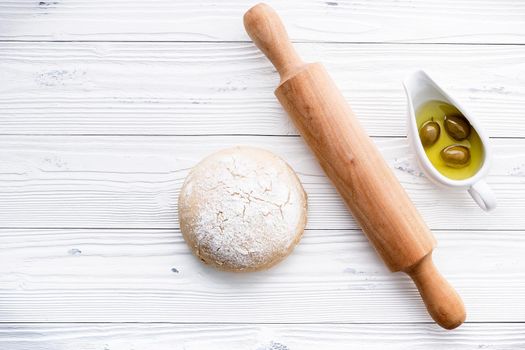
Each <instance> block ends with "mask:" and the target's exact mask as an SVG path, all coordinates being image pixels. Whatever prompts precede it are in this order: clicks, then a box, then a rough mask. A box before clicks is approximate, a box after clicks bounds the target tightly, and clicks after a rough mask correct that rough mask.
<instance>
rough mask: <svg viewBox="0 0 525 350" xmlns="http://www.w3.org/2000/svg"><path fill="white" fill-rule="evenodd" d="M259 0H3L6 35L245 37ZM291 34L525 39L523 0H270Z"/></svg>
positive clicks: (0, 24) (0, 23)
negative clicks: (246, 17) (247, 18)
mask: <svg viewBox="0 0 525 350" xmlns="http://www.w3.org/2000/svg"><path fill="white" fill-rule="evenodd" d="M257 2H259V1H257V0H250V1H241V0H233V1H228V2H223V1H216V0H204V1H198V2H197V1H187V2H185V1H170V0H155V1H140V0H127V1H125V2H123V1H121V0H95V1H88V0H69V1H61V0H57V1H51V0H45V1H13V0H10V1H3V2H1V3H0V33H1V34H0V39H3V40H124V41H129V40H142V41H159V40H179V41H204V40H205V41H217V40H219V41H237V40H248V38H247V36H246V35H245V34H244V32H243V30H242V15H243V13H244V12H245V11H246V10H247V9H248V8H250V7H251V6H253V5H254V4H256V3H257ZM267 2H268V3H269V4H270V5H272V6H273V7H275V9H276V10H278V11H279V12H280V13H282V16H283V18H284V19H285V21H286V22H287V23H289V27H290V29H289V30H290V34H291V37H292V39H294V40H308V41H337V42H384V41H388V42H400V41H403V42H428V43H443V42H449V43H450V42H452V43H524V42H525V28H524V26H523V19H524V18H525V6H524V4H523V2H522V1H520V0H505V1H487V0H484V1H476V2H474V3H473V2H472V1H470V0H459V1H457V0H456V1H455V0H440V1H438V0H430V1H424V2H422V1H417V2H414V1H409V0H403V1H395V0H378V1H365V0H336V1H318V0H309V1H301V0H293V1H290V0H286V1H285V0H281V1H276V0H268V1H267Z"/></svg>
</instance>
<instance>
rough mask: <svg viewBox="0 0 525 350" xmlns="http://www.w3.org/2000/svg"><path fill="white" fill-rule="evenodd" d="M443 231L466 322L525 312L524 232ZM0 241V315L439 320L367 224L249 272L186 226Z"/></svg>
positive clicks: (25, 232)
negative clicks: (214, 264) (203, 253)
mask: <svg viewBox="0 0 525 350" xmlns="http://www.w3.org/2000/svg"><path fill="white" fill-rule="evenodd" d="M435 234H436V238H437V240H438V242H439V246H438V248H437V249H436V250H435V252H434V260H435V262H436V264H437V265H438V266H439V268H440V270H441V272H442V273H443V274H444V275H445V276H446V277H447V279H448V280H449V281H450V282H451V283H452V284H453V285H454V286H455V287H456V289H457V290H458V292H459V293H460V294H461V295H462V297H463V299H464V301H465V304H466V308H467V310H468V318H467V321H469V322H523V321H525V316H524V315H525V261H524V260H523V259H522V257H523V251H524V249H525V231H461V230H459V231H438V232H435ZM0 241H1V242H2V244H1V245H0V256H1V257H2V258H1V261H2V263H1V264H0V300H1V301H2V302H1V303H0V322H14V321H16V322H213V323H216V322H235V323H242V322H249V323H251V322H276V323H289V322H298V323H311V322H357V323H363V322H364V323H369V322H380V323H385V322H386V323H391V322H394V323H395V322H429V321H431V320H430V318H429V316H428V314H427V313H426V311H425V307H424V305H423V303H422V301H421V300H420V298H419V296H418V293H417V290H416V289H415V287H414V285H413V284H412V282H411V281H410V280H409V278H408V277H407V276H406V275H404V274H402V273H396V274H392V273H390V272H389V271H388V270H387V269H386V267H385V266H384V265H383V264H382V263H381V262H380V261H379V258H378V257H377V256H376V254H375V252H374V251H373V249H372V247H371V246H370V245H369V244H368V242H367V241H366V239H365V237H364V236H363V235H362V233H361V232H360V231H359V230H331V231H327V230H308V231H307V232H306V233H305V235H304V237H303V239H302V241H301V242H300V244H299V245H298V246H297V247H296V249H295V250H294V252H293V253H292V255H291V256H289V257H288V258H287V259H286V260H285V261H283V262H282V263H281V264H279V265H278V266H276V267H275V268H273V269H271V270H269V271H265V272H260V273H248V274H234V273H227V272H219V271H217V270H215V269H213V268H210V267H207V266H205V265H204V264H202V263H201V262H200V260H198V259H197V258H195V257H194V256H193V255H191V253H190V251H189V249H188V247H187V245H186V243H185V242H184V240H183V238H182V236H181V234H180V232H179V231H178V230H146V229H144V230H141V229H122V230H108V229H98V230H95V229H45V230H44V229H36V230H35V229H2V230H0ZM435 328H437V326H436V327H435ZM435 328H434V329H435ZM0 338H1V337H0Z"/></svg>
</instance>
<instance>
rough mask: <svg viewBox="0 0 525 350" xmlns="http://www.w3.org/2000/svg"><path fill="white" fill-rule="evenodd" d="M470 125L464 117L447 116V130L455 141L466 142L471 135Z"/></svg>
mask: <svg viewBox="0 0 525 350" xmlns="http://www.w3.org/2000/svg"><path fill="white" fill-rule="evenodd" d="M470 129H471V127H470V123H469V122H468V120H467V119H466V118H465V117H464V116H462V115H451V116H448V115H447V116H445V130H446V131H447V133H448V134H449V135H450V136H451V137H452V138H453V139H454V140H458V141H461V140H464V139H466V138H467V137H468V136H469V135H470Z"/></svg>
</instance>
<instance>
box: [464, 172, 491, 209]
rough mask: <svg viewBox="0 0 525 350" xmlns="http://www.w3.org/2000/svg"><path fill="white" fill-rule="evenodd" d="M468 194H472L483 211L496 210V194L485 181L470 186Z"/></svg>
mask: <svg viewBox="0 0 525 350" xmlns="http://www.w3.org/2000/svg"><path fill="white" fill-rule="evenodd" d="M468 193H470V195H471V196H472V198H473V199H474V201H475V202H476V203H477V204H478V205H479V206H480V208H481V209H483V210H485V211H491V210H493V209H494V208H496V197H495V196H494V192H492V189H491V188H490V187H489V185H487V183H486V182H485V181H484V180H480V181H478V182H476V183H475V184H474V185H472V186H470V188H469V189H468Z"/></svg>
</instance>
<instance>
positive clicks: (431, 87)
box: [403, 70, 496, 211]
mask: <svg viewBox="0 0 525 350" xmlns="http://www.w3.org/2000/svg"><path fill="white" fill-rule="evenodd" d="M403 85H404V87H405V92H406V95H407V99H408V139H409V142H410V145H411V147H412V148H413V149H414V151H415V153H416V156H417V157H416V158H417V161H418V164H419V166H420V168H421V170H422V171H423V172H424V173H425V175H426V176H427V177H428V178H429V179H430V180H431V181H432V182H434V183H436V184H438V185H442V186H445V187H449V188H464V189H467V190H468V192H469V193H470V195H471V196H472V198H473V199H474V201H475V202H476V203H477V204H478V205H479V206H480V207H481V208H482V209H483V210H485V211H490V210H492V209H494V208H496V197H495V196H494V193H493V192H492V190H491V189H490V187H489V186H488V185H487V183H486V182H485V181H484V180H483V178H484V177H485V176H486V175H487V173H488V170H489V167H490V161H491V156H492V150H491V147H490V142H489V138H488V137H487V136H486V134H485V132H484V131H483V129H482V127H481V125H480V124H479V122H478V121H477V120H476V119H475V118H474V117H473V115H472V114H470V113H468V111H466V110H465V109H464V108H463V107H462V106H461V105H460V104H459V103H458V102H457V101H456V100H455V99H453V98H452V97H451V96H450V95H448V94H447V93H446V92H445V91H443V89H442V88H440V87H439V85H438V84H437V83H436V82H435V81H434V80H432V78H430V77H429V76H428V74H427V73H425V72H424V71H422V70H419V71H416V72H414V73H413V74H411V75H410V76H409V77H407V78H406V79H405V81H404V82H403ZM431 100H439V101H443V102H446V103H449V104H451V105H453V106H455V107H456V108H457V109H458V110H459V111H460V112H461V113H462V114H463V115H464V116H465V118H467V120H468V121H469V122H470V124H471V125H472V127H473V128H474V129H475V130H476V132H477V133H478V135H479V138H480V140H481V142H482V144H483V155H484V157H483V164H482V166H481V167H480V169H479V170H478V172H477V173H476V174H474V175H473V176H471V177H469V178H467V179H464V180H453V179H450V178H448V177H446V176H444V175H443V174H441V173H440V172H439V171H438V170H437V169H436V168H435V167H434V166H433V165H432V163H431V162H430V160H429V159H428V157H427V155H426V153H425V150H424V149H423V145H422V144H421V141H420V139H419V130H418V128H417V123H416V111H417V110H418V108H419V107H420V106H421V105H423V104H424V103H425V102H428V101H431Z"/></svg>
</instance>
